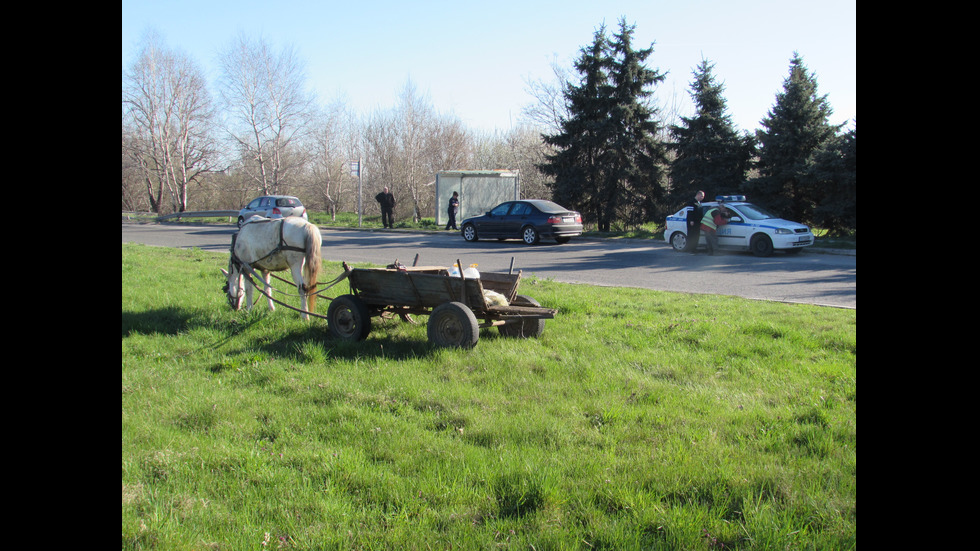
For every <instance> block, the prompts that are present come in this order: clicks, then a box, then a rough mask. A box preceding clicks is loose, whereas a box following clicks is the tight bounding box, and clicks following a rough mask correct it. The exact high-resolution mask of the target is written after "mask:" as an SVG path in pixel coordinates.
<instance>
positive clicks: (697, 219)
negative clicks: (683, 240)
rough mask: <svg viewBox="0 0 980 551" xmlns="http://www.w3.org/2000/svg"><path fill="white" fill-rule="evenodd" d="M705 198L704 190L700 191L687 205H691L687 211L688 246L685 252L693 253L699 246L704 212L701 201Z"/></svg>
mask: <svg viewBox="0 0 980 551" xmlns="http://www.w3.org/2000/svg"><path fill="white" fill-rule="evenodd" d="M703 199H704V192H703V191H698V192H697V193H696V194H695V195H694V200H693V201H689V202H688V203H687V205H686V206H688V207H691V210H689V211H687V246H686V247H684V251H685V252H689V253H693V252H694V251H695V249H697V248H698V238H699V237H700V236H701V218H703V217H704V213H703V212H702V211H701V201H702V200H703Z"/></svg>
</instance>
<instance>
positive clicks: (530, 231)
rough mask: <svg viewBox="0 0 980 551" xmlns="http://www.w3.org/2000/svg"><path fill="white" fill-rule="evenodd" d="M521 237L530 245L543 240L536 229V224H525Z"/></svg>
mask: <svg viewBox="0 0 980 551" xmlns="http://www.w3.org/2000/svg"><path fill="white" fill-rule="evenodd" d="M521 238H522V239H523V240H524V242H525V243H527V244H528V245H536V244H537V243H538V241H540V240H541V236H539V235H538V230H536V229H534V226H524V229H523V230H521Z"/></svg>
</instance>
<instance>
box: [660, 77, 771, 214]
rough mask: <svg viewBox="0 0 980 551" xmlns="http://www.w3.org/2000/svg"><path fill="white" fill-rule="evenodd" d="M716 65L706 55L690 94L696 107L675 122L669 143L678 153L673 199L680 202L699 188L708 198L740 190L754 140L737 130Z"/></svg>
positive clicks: (672, 177)
mask: <svg viewBox="0 0 980 551" xmlns="http://www.w3.org/2000/svg"><path fill="white" fill-rule="evenodd" d="M712 69H714V64H713V63H709V62H708V61H707V60H702V61H701V63H700V64H699V65H698V67H697V69H696V70H695V72H694V81H693V82H692V83H691V91H690V94H691V99H692V100H693V101H694V105H695V107H696V112H695V115H694V116H693V117H681V125H679V126H671V129H670V130H671V135H672V137H673V139H674V142H673V144H672V145H671V148H672V149H673V151H674V152H675V153H676V154H677V156H676V158H675V159H674V161H673V162H672V163H671V167H670V180H671V190H670V198H669V200H670V204H671V205H674V206H675V207H676V206H680V205H682V204H684V203H685V202H687V201H689V200H690V199H691V198H692V197H694V194H695V193H696V192H697V191H698V190H704V192H705V193H706V194H707V195H708V197H709V198H711V197H714V196H715V195H716V194H729V193H736V192H738V191H739V190H740V189H741V188H742V185H743V184H744V182H745V176H746V172H747V171H748V168H749V160H750V159H751V157H752V153H753V151H752V150H753V140H752V138H751V136H749V135H748V134H742V135H739V134H738V133H737V132H736V130H735V127H734V125H733V124H732V120H731V115H729V114H728V112H727V110H728V107H727V103H726V101H725V97H724V95H723V94H724V86H723V85H722V84H719V83H718V82H716V81H715V77H714V75H713V74H712Z"/></svg>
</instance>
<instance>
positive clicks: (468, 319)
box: [427, 302, 480, 348]
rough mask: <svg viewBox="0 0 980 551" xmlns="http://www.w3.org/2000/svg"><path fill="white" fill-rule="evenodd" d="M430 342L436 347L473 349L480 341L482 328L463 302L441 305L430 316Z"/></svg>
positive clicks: (428, 329)
mask: <svg viewBox="0 0 980 551" xmlns="http://www.w3.org/2000/svg"><path fill="white" fill-rule="evenodd" d="M427 332H428V335H429V342H431V343H432V344H434V345H436V346H443V347H459V348H473V347H474V346H476V343H477V341H479V340H480V326H479V325H478V324H477V322H476V316H475V315H473V311H472V310H470V309H469V308H467V307H466V305H465V304H463V303H461V302H447V303H445V304H440V305H439V306H436V307H435V308H434V309H433V310H432V314H430V315H429V323H428V327H427Z"/></svg>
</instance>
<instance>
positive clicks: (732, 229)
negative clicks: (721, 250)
mask: <svg viewBox="0 0 980 551" xmlns="http://www.w3.org/2000/svg"><path fill="white" fill-rule="evenodd" d="M728 210H729V211H731V214H732V217H731V219H729V221H728V223H727V224H725V225H723V226H720V227H719V228H718V245H720V246H722V247H735V248H745V247H748V246H749V239H748V238H749V232H751V231H752V228H751V227H750V226H749V224H746V223H745V220H746V218H745V215H743V214H742V213H741V212H739V211H738V209H737V208H736V207H733V206H728Z"/></svg>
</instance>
